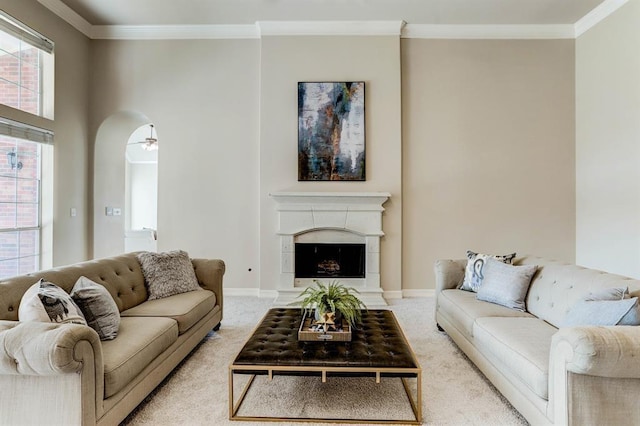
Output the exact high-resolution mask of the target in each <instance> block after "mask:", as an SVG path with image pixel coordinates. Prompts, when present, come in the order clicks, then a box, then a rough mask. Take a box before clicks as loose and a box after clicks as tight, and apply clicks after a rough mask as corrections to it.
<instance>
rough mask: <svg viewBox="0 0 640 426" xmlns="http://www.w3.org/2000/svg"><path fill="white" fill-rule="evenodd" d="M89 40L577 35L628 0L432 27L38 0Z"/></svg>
mask: <svg viewBox="0 0 640 426" xmlns="http://www.w3.org/2000/svg"><path fill="white" fill-rule="evenodd" d="M38 2H39V3H40V4H42V5H43V6H44V7H46V8H47V9H49V10H50V11H52V12H53V13H55V14H56V15H58V16H59V17H60V18H62V19H63V20H64V21H66V22H67V23H69V24H70V25H71V26H73V27H74V28H75V29H77V30H78V31H80V32H81V33H82V34H84V35H86V36H87V37H89V38H91V39H104V40H172V39H175V40H197V39H256V38H261V37H264V36H400V37H402V38H422V39H575V38H578V37H579V36H580V35H582V34H584V33H585V32H586V31H588V30H589V29H590V28H592V27H594V26H595V25H596V24H598V23H599V22H600V21H602V20H604V19H605V18H606V17H608V16H609V15H611V14H612V13H613V12H615V11H616V10H618V9H619V8H620V7H621V6H623V5H624V4H626V3H627V2H628V0H605V1H604V2H602V3H601V4H600V5H599V6H597V7H596V8H595V9H593V10H592V11H591V12H589V13H588V14H586V15H585V16H584V17H583V18H581V19H580V20H579V21H578V22H576V23H575V24H573V25H572V24H566V25H430V24H426V25H423V24H406V25H405V22H404V21H258V22H256V23H255V25H253V24H248V25H91V24H90V23H89V22H88V21H87V20H85V19H84V18H83V17H82V16H80V15H78V14H77V13H76V12H75V11H74V10H72V9H71V8H70V7H69V6H67V5H66V4H64V3H63V2H62V1H61V0H38Z"/></svg>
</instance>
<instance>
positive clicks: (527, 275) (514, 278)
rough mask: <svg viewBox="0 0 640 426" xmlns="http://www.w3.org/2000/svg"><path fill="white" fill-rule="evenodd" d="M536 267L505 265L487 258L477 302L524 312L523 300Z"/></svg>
mask: <svg viewBox="0 0 640 426" xmlns="http://www.w3.org/2000/svg"><path fill="white" fill-rule="evenodd" d="M537 270H538V265H521V266H514V265H507V264H505V263H502V262H499V261H497V260H495V259H492V258H488V259H487V261H486V263H485V265H484V269H483V272H484V280H483V281H482V286H481V287H480V289H479V290H478V295H477V296H476V297H477V299H478V300H484V301H485V302H491V303H496V304H498V305H502V306H506V307H507V308H511V309H517V310H519V311H523V312H524V311H525V310H526V306H525V298H526V296H527V291H528V290H529V285H530V284H531V278H533V274H535V273H536V271H537Z"/></svg>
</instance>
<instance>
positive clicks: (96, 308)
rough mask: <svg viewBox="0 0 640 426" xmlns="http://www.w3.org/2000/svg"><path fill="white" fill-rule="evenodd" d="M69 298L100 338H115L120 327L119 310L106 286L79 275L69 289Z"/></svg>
mask: <svg viewBox="0 0 640 426" xmlns="http://www.w3.org/2000/svg"><path fill="white" fill-rule="evenodd" d="M71 298H73V301H74V302H76V304H77V305H78V307H79V308H80V310H81V311H82V314H83V315H84V318H85V319H86V320H87V325H88V326H89V327H91V328H93V329H94V330H95V331H96V332H97V333H98V336H100V340H111V339H115V338H116V336H117V335H118V328H119V327H120V312H118V305H116V302H115V301H114V300H113V297H111V294H110V293H109V291H108V290H107V289H106V288H104V287H103V286H101V285H100V284H98V283H96V282H93V281H91V280H90V279H89V278H87V277H80V278H78V281H76V284H75V285H74V286H73V290H71Z"/></svg>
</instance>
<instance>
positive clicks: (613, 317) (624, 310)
mask: <svg viewBox="0 0 640 426" xmlns="http://www.w3.org/2000/svg"><path fill="white" fill-rule="evenodd" d="M580 325H640V306H639V304H638V298H637V297H631V298H630V297H629V289H628V288H625V287H613V288H607V289H603V290H598V291H595V292H591V293H589V294H588V295H587V296H585V297H583V298H582V299H581V300H579V301H578V302H576V303H575V304H574V305H573V306H572V307H571V309H570V310H569V312H567V315H566V316H565V318H564V321H563V322H562V326H563V327H572V326H580Z"/></svg>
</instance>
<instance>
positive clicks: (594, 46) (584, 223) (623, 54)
mask: <svg viewBox="0 0 640 426" xmlns="http://www.w3.org/2000/svg"><path fill="white" fill-rule="evenodd" d="M576 161H577V167H576V176H577V182H576V198H577V200H576V202H577V208H576V210H577V211H576V217H577V219H576V260H577V262H578V263H579V264H581V265H584V266H588V267H592V268H598V269H602V270H605V271H609V272H614V273H619V274H623V275H628V276H631V277H634V278H640V189H639V188H640V0H630V1H629V2H628V3H627V4H626V5H624V6H622V7H621V8H620V9H618V10H617V11H616V12H615V13H613V14H612V15H611V16H609V17H608V18H607V19H606V20H604V21H603V22H600V23H599V24H598V25H596V26H595V27H593V28H591V29H590V30H589V31H587V32H586V33H585V34H583V35H582V36H580V37H579V38H578V39H577V41H576Z"/></svg>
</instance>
